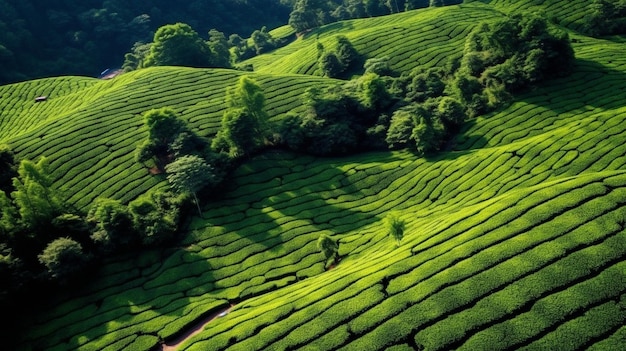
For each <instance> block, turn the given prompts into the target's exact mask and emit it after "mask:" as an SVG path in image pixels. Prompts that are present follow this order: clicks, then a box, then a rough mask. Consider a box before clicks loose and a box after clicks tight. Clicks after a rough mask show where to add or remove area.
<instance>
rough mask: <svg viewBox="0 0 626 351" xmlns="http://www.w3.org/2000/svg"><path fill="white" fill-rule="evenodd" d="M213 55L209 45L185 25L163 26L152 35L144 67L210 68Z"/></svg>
mask: <svg viewBox="0 0 626 351" xmlns="http://www.w3.org/2000/svg"><path fill="white" fill-rule="evenodd" d="M212 65H213V54H212V52H211V48H210V47H209V44H208V43H206V42H205V41H204V40H202V38H200V36H199V35H198V33H197V32H196V31H195V30H193V29H192V28H191V26H189V25H188V24H186V23H176V24H170V25H165V26H163V27H161V28H159V29H158V30H157V32H156V33H155V34H154V40H153V42H152V46H151V47H150V52H149V53H148V56H147V57H146V60H145V63H144V67H150V66H191V67H211V66H212Z"/></svg>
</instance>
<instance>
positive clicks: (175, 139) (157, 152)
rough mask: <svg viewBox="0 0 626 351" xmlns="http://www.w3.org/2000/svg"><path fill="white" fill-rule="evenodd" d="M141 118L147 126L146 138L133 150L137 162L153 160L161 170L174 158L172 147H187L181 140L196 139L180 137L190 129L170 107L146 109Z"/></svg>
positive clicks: (192, 140)
mask: <svg viewBox="0 0 626 351" xmlns="http://www.w3.org/2000/svg"><path fill="white" fill-rule="evenodd" d="M143 119H144V123H145V124H146V126H147V127H148V138H147V139H146V140H145V141H144V142H143V143H142V144H140V145H139V146H138V147H137V150H136V151H135V159H136V160H137V161H138V162H141V163H145V162H148V161H153V162H154V164H155V165H156V167H157V168H159V169H160V170H161V171H163V169H164V167H165V165H167V164H168V163H169V162H171V161H172V159H173V158H174V151H175V150H174V149H185V148H187V147H186V145H185V144H181V142H184V141H188V142H195V141H196V139H195V138H183V139H181V134H183V133H188V134H191V131H189V129H188V128H187V126H186V125H185V123H184V122H183V121H182V120H180V119H179V118H178V115H177V114H176V112H175V111H174V110H172V109H171V108H167V107H163V108H160V109H152V110H149V111H146V112H145V113H144V114H143ZM187 149H188V148H187Z"/></svg>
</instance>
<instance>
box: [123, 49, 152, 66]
mask: <svg viewBox="0 0 626 351" xmlns="http://www.w3.org/2000/svg"><path fill="white" fill-rule="evenodd" d="M151 46H152V43H147V44H146V43H142V42H136V43H135V44H133V47H132V48H131V51H130V52H129V53H126V54H125V55H124V63H123V64H122V69H123V70H124V72H130V71H134V70H136V69H139V68H143V65H144V61H145V59H146V56H148V54H149V53H150V47H151Z"/></svg>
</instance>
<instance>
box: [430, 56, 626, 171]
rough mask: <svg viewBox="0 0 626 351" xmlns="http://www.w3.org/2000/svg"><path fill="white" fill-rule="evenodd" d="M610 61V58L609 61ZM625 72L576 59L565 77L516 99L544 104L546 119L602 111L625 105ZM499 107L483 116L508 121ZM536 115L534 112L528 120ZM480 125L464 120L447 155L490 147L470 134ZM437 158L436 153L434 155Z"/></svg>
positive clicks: (482, 137)
mask: <svg viewBox="0 0 626 351" xmlns="http://www.w3.org/2000/svg"><path fill="white" fill-rule="evenodd" d="M609 62H610V61H609ZM624 82H626V74H625V73H624V72H622V71H619V70H616V69H614V68H611V67H608V66H605V65H603V64H601V63H598V62H596V61H591V60H584V59H577V60H576V67H575V69H574V72H573V73H572V74H571V75H570V76H568V77H564V78H559V79H554V80H550V81H547V82H544V83H543V84H542V85H541V87H538V88H536V89H535V90H534V91H531V92H527V93H524V94H521V95H518V96H516V97H514V101H513V102H522V103H527V104H529V105H535V106H539V107H543V108H545V109H548V110H549V111H552V112H553V113H554V114H546V115H545V117H544V118H545V120H547V119H550V118H555V117H559V118H560V117H561V116H562V115H564V114H567V115H572V116H577V115H580V114H582V113H587V112H589V111H591V110H594V109H600V110H602V111H604V110H609V109H613V108H618V107H622V106H623V105H624V101H626V86H625V85H624ZM508 108H509V107H505V108H504V109H502V110H497V111H494V112H491V113H489V114H486V115H484V116H480V119H486V120H489V119H491V118H492V117H494V116H497V118H503V122H502V123H505V122H506V120H505V119H504V118H506V116H507V109H508ZM531 118H536V116H534V115H530V116H528V119H531ZM476 124H477V119H472V120H470V121H468V122H466V123H465V125H464V126H463V128H462V129H461V131H460V132H459V133H458V134H457V136H456V137H455V138H454V139H453V140H452V141H451V142H450V143H449V145H448V146H447V147H446V150H447V151H452V152H451V153H449V154H448V155H445V157H446V158H448V157H454V155H456V154H457V152H462V151H468V150H476V149H481V148H484V147H487V146H488V140H487V139H486V138H485V137H484V136H482V135H477V134H474V135H472V134H469V133H470V132H471V130H472V129H473V127H474V126H476ZM433 158H434V159H436V158H437V155H435V157H433Z"/></svg>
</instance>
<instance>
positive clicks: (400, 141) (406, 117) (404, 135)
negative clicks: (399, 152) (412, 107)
mask: <svg viewBox="0 0 626 351" xmlns="http://www.w3.org/2000/svg"><path fill="white" fill-rule="evenodd" d="M413 128H415V123H414V122H413V117H412V115H411V113H410V111H409V110H407V109H401V110H397V111H395V112H394V113H393V116H391V122H390V124H389V129H388V130H387V137H386V139H385V141H386V142H387V145H389V147H390V148H392V149H397V148H402V147H406V146H408V145H409V141H410V140H411V133H412V131H413Z"/></svg>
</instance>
